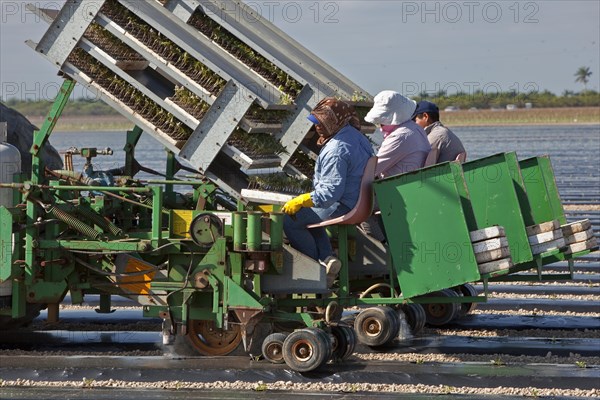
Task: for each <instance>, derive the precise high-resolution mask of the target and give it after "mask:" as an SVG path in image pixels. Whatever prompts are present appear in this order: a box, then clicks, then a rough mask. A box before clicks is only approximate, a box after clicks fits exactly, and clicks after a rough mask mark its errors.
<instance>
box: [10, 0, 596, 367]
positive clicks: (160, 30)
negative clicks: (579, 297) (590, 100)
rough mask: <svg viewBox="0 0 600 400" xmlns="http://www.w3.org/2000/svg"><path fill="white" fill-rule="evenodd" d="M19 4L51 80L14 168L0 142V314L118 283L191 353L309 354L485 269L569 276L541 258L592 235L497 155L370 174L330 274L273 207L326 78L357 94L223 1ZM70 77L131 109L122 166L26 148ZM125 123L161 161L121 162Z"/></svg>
mask: <svg viewBox="0 0 600 400" xmlns="http://www.w3.org/2000/svg"><path fill="white" fill-rule="evenodd" d="M31 10H32V11H33V12H35V13H36V14H37V15H38V16H39V17H40V18H41V19H43V20H44V21H46V22H47V23H48V24H49V29H48V31H47V32H46V33H45V35H44V36H43V37H42V38H41V40H40V41H39V42H38V43H33V42H29V45H30V46H31V47H32V48H33V49H34V50H35V51H37V52H38V53H39V54H40V55H42V56H43V57H44V58H46V59H47V60H48V61H49V62H51V63H52V64H53V65H55V66H56V67H57V68H58V69H59V71H60V73H61V75H62V76H63V77H64V78H65V80H64V84H63V86H62V88H61V91H60V93H59V94H58V96H57V98H56V100H55V102H54V104H53V107H52V109H51V111H50V112H49V114H48V117H47V119H46V120H45V122H44V124H43V126H42V127H41V129H40V130H39V131H36V132H35V135H34V142H33V143H34V144H33V146H32V148H31V153H32V155H33V161H32V173H31V176H24V175H23V174H20V173H19V169H18V160H16V159H15V158H14V157H8V156H7V157H5V156H4V153H3V158H2V163H3V165H2V171H3V174H2V181H1V182H0V193H2V197H1V198H2V204H1V205H0V245H1V259H0V289H2V291H1V292H0V328H2V329H8V328H14V327H16V326H20V325H23V324H26V323H28V322H30V321H31V320H32V319H33V318H35V317H36V316H37V315H38V314H39V311H40V310H41V309H43V308H45V307H47V308H48V318H49V319H50V320H57V319H58V317H59V316H58V306H59V304H60V303H61V302H62V301H63V299H64V298H65V296H66V294H67V293H69V294H70V299H71V301H72V302H73V303H81V302H82V301H83V300H84V296H85V295H88V294H94V295H99V296H100V308H99V311H100V312H110V309H111V297H112V296H115V295H116V296H124V297H127V298H131V299H134V300H135V301H137V302H138V303H139V304H140V306H141V307H142V308H143V313H144V315H145V316H147V317H152V318H160V319H162V320H163V335H164V338H165V342H169V341H170V338H171V336H174V335H180V336H185V338H186V340H187V341H188V342H189V343H190V344H191V345H192V347H193V348H194V349H195V350H197V351H198V352H199V353H200V354H203V355H227V354H230V353H232V352H233V351H234V350H236V349H237V348H238V347H239V346H242V345H243V346H244V348H245V349H249V348H250V346H251V345H252V343H255V344H256V343H258V345H259V346H260V347H261V350H262V354H263V356H264V357H265V358H266V359H267V360H269V361H271V362H275V363H280V362H281V363H283V362H285V363H287V364H288V365H289V367H290V368H292V369H294V370H297V371H310V370H313V369H315V368H318V367H319V366H320V365H321V364H323V363H325V362H328V361H329V360H343V359H345V358H347V357H348V356H349V355H350V354H352V352H353V349H354V346H355V344H356V342H357V341H358V342H360V343H363V344H365V345H367V346H372V347H377V346H382V345H385V344H387V343H388V342H391V341H392V340H394V339H395V338H397V337H398V336H399V333H400V332H402V331H403V329H402V328H403V323H404V321H407V322H408V324H409V325H410V327H411V328H412V329H413V331H418V330H419V329H421V328H422V327H423V325H424V324H425V323H426V322H427V323H430V324H432V325H443V324H446V323H448V322H450V321H451V320H452V319H454V318H456V317H458V316H461V315H464V314H466V313H468V312H469V311H470V310H472V308H473V307H474V305H475V304H476V303H477V302H482V301H485V299H486V292H487V283H488V282H489V281H493V280H500V279H506V280H518V279H520V280H532V279H535V280H544V279H557V278H564V279H569V278H571V277H572V270H571V273H566V274H563V275H560V276H557V275H556V274H547V273H545V272H544V266H545V265H547V264H549V263H552V262H555V261H560V260H569V265H571V266H572V259H573V258H575V257H577V256H579V255H582V254H585V253H588V252H590V251H592V250H594V249H596V248H597V244H596V242H595V239H594V238H593V235H592V236H590V232H591V230H590V227H589V224H587V225H586V222H585V221H584V222H580V223H575V224H566V220H565V217H564V214H563V211H562V206H561V203H560V198H559V197H558V192H557V189H556V184H555V182H554V176H553V171H552V167H551V165H550V161H549V159H548V158H546V157H536V158H532V159H528V160H522V161H519V160H517V157H516V155H515V154H514V153H506V154H504V153H503V154H497V155H493V156H490V157H487V158H483V159H480V160H474V161H470V162H467V163H465V164H463V165H461V164H460V163H458V162H451V163H443V164H439V165H434V166H430V167H427V168H423V169H420V170H417V171H414V172H411V173H407V174H403V175H398V176H394V177H389V178H386V179H383V180H379V181H375V182H374V183H372V185H371V186H372V190H371V191H372V192H374V194H375V195H376V198H377V202H378V205H379V211H380V212H379V213H378V214H379V215H380V216H381V218H382V220H383V224H384V226H385V231H386V234H387V242H386V243H382V242H381V241H378V240H376V239H374V238H373V237H371V236H369V235H367V234H365V232H364V231H363V230H362V229H360V228H359V227H357V226H356V225H355V224H349V225H348V224H346V225H333V226H330V227H329V231H330V233H331V239H332V242H333V243H334V245H335V247H336V249H337V251H338V255H339V257H340V259H342V262H343V266H342V270H341V271H340V274H339V279H338V281H337V282H336V283H335V285H334V287H333V288H328V286H327V280H326V274H325V269H324V267H322V266H321V265H320V264H319V263H318V262H317V261H315V260H312V259H310V258H308V257H306V256H304V255H303V254H301V253H299V252H297V251H295V250H294V249H293V248H291V247H290V246H289V245H287V244H286V240H285V237H284V234H283V214H282V213H280V212H278V210H279V208H278V206H279V205H281V204H283V202H284V201H285V199H286V198H288V196H289V195H290V194H293V193H301V192H304V191H306V190H307V189H306V188H307V187H308V188H310V179H311V177H312V171H313V167H314V160H315V159H316V155H317V151H318V150H317V146H316V137H315V136H316V135H315V132H314V130H312V124H311V123H310V121H308V120H307V118H306V117H307V116H308V114H309V113H310V111H311V109H312V108H313V107H314V106H315V105H316V104H317V103H318V102H319V101H320V100H321V99H322V98H324V97H326V96H336V97H339V98H342V99H344V100H346V101H348V102H350V103H351V104H353V105H354V106H355V108H356V109H357V111H358V113H359V114H360V115H364V114H365V113H366V112H367V111H368V110H369V109H370V107H371V106H372V97H371V96H370V95H369V94H368V93H366V92H365V91H363V90H362V89H361V88H360V87H358V86H356V85H355V84H354V83H352V82H351V81H349V80H348V79H347V78H345V77H344V76H343V75H342V74H340V73H339V72H337V71H336V70H334V69H333V68H331V67H330V66H329V65H327V64H326V63H325V62H324V61H322V60H321V59H319V58H318V57H317V56H315V55H314V54H312V53H311V52H310V51H308V50H307V49H306V48H304V47H303V46H301V45H300V44H299V43H297V42H296V41H294V40H293V39H292V38H290V37H289V36H287V35H286V34H285V33H283V32H282V31H281V30H279V29H278V28H276V27H275V26H274V25H273V24H271V23H269V22H268V21H266V20H265V19H264V18H262V17H261V16H260V15H257V13H256V12H254V11H253V10H252V9H251V8H250V7H248V6H246V5H245V4H244V3H242V2H241V1H237V0H200V1H198V0H166V1H156V0H148V1H137V0H70V1H67V2H66V3H65V5H64V7H63V8H62V9H61V10H49V9H38V8H35V7H34V6H31ZM76 84H80V85H82V86H84V87H85V88H87V90H89V91H90V92H91V93H93V94H94V95H96V96H97V97H98V98H99V99H101V100H103V101H104V102H106V103H107V104H109V105H111V106H112V107H113V108H114V109H115V110H117V111H118V112H119V113H121V114H122V115H123V116H125V117H126V118H128V119H129V120H130V121H131V123H132V126H133V128H132V130H130V131H128V132H126V133H124V134H123V146H124V147H123V150H124V152H125V163H124V165H123V166H122V167H120V168H115V169H112V170H106V171H100V170H96V169H94V164H93V161H94V158H96V157H99V156H110V155H111V154H112V151H110V150H100V149H97V148H82V149H70V150H69V151H67V153H66V155H65V167H64V169H62V170H50V169H48V168H46V166H45V165H44V164H43V162H42V160H41V158H40V151H41V150H42V149H43V147H44V146H45V145H46V144H47V142H48V139H49V137H50V136H51V134H52V131H53V128H54V126H55V124H56V122H57V120H58V119H59V118H60V115H61V112H62V111H63V109H64V107H65V105H66V104H67V102H68V98H69V95H70V94H71V92H72V90H73V87H74V86H75V85H76ZM363 124H364V129H363V132H372V131H373V130H374V127H373V126H369V125H368V124H366V123H364V122H363ZM143 132H145V133H146V134H148V135H151V136H152V137H153V138H154V139H156V140H157V141H158V142H159V143H160V144H161V145H162V146H164V148H165V150H166V151H165V159H166V170H165V171H163V172H161V176H160V178H157V179H152V180H148V179H141V178H139V177H138V172H140V171H142V170H143V171H148V169H147V168H144V167H143V166H141V165H140V163H138V161H137V160H136V145H137V143H138V140H139V139H140V136H141V135H142V133H143ZM2 146H5V147H6V151H7V152H8V151H10V149H9V148H8V146H7V145H2ZM3 149H4V148H3ZM3 151H4V150H3ZM7 154H8V153H7ZM78 156H81V157H83V158H85V160H86V161H85V166H84V168H83V171H75V170H74V168H73V157H78ZM5 172H6V173H5ZM372 178H373V177H372V176H370V177H369V176H366V177H365V178H364V179H365V182H366V185H369V181H370V180H371V179H372ZM367 200H368V199H367ZM366 203H370V202H369V201H366ZM528 271H529V272H528ZM479 281H482V282H483V283H484V287H485V289H486V290H485V292H484V293H482V294H479V293H477V291H476V290H475V289H474V287H473V286H472V285H471V283H473V282H479ZM351 310H354V311H355V312H354V314H353V315H352V316H351V317H348V314H350V313H349V311H351ZM259 327H260V328H261V329H257V328H259ZM262 328H265V329H262ZM265 332H267V334H265Z"/></svg>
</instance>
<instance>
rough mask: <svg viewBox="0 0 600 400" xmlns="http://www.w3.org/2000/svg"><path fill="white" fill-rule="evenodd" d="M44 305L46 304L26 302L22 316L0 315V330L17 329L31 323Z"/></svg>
mask: <svg viewBox="0 0 600 400" xmlns="http://www.w3.org/2000/svg"><path fill="white" fill-rule="evenodd" d="M46 307H47V305H46V304H38V303H27V304H26V308H25V316H24V317H21V318H16V319H15V318H11V317H8V316H0V331H8V330H13V329H19V328H22V327H25V326H27V325H29V324H31V322H32V321H33V320H34V319H36V318H37V317H38V316H39V315H40V311H42V310H43V309H45V308H46Z"/></svg>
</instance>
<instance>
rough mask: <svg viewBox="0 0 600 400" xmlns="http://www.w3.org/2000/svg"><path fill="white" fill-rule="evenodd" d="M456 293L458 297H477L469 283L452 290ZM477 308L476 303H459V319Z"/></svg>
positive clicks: (477, 294) (475, 290) (475, 291)
mask: <svg viewBox="0 0 600 400" xmlns="http://www.w3.org/2000/svg"><path fill="white" fill-rule="evenodd" d="M454 290H455V291H457V292H458V294H459V295H462V296H468V297H475V296H479V293H478V292H477V289H475V287H474V286H473V285H471V284H469V283H465V284H464V285H460V286H458V287H456V288H455V289H454ZM476 308H477V303H461V304H460V310H459V312H458V316H459V317H464V316H465V315H468V314H471V313H472V312H473V310H475V309H476Z"/></svg>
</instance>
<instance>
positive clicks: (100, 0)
mask: <svg viewBox="0 0 600 400" xmlns="http://www.w3.org/2000/svg"><path fill="white" fill-rule="evenodd" d="M105 1H106V0H85V1H84V0H71V1H69V2H68V4H66V5H65V6H64V7H63V8H62V9H61V10H60V12H59V13H58V15H57V17H56V19H55V20H54V22H52V24H51V25H50V28H49V29H48V30H47V31H46V33H45V34H44V37H42V40H40V42H39V43H38V45H37V47H36V48H35V50H36V51H37V52H39V53H42V54H45V55H46V57H47V58H48V59H49V60H50V61H52V62H53V63H54V64H56V65H58V66H59V67H61V66H62V65H63V64H64V63H65V61H66V60H67V58H68V57H69V55H70V54H71V52H72V51H73V49H74V48H75V46H77V43H78V42H79V40H80V39H81V37H82V36H83V34H84V33H85V31H86V30H87V28H88V27H89V26H90V24H91V23H92V21H93V20H94V18H95V17H96V15H97V14H98V12H99V11H100V8H101V7H102V6H103V5H104V2H105Z"/></svg>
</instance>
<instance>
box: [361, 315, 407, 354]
mask: <svg viewBox="0 0 600 400" xmlns="http://www.w3.org/2000/svg"><path fill="white" fill-rule="evenodd" d="M399 327H400V321H399V319H398V315H397V314H396V312H394V310H392V309H391V308H389V307H370V308H366V309H364V310H362V311H361V312H360V313H359V314H358V316H357V317H356V321H354V331H355V332H356V337H357V338H358V341H359V342H360V343H362V344H364V345H366V346H369V347H380V346H384V345H386V344H388V343H390V342H391V341H392V340H394V339H395V338H396V335H397V334H398V329H399ZM370 331H371V332H370Z"/></svg>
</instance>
